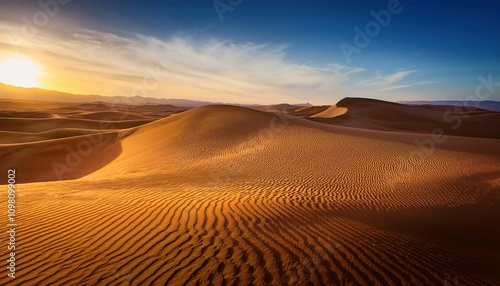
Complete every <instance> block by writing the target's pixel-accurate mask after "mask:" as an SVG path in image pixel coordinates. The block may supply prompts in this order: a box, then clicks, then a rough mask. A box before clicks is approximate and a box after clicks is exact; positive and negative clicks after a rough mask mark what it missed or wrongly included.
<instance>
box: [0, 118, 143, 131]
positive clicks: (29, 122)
mask: <svg viewBox="0 0 500 286" xmlns="http://www.w3.org/2000/svg"><path fill="white" fill-rule="evenodd" d="M151 121H152V119H142V120H123V121H102V120H91V119H68V118H49V119H45V118H43V119H33V118H0V131H14V132H30V133H34V132H46V131H51V130H54V129H61V128H78V129H106V130H109V129H123V128H130V127H134V126H138V125H142V124H145V123H148V122H151Z"/></svg>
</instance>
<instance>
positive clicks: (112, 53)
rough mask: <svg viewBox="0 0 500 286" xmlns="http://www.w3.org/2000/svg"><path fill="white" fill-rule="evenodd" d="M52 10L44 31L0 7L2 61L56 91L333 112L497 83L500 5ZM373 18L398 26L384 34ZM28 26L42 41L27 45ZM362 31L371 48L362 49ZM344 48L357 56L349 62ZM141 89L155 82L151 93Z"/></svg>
mask: <svg viewBox="0 0 500 286" xmlns="http://www.w3.org/2000/svg"><path fill="white" fill-rule="evenodd" d="M42 1H43V0H42ZM50 1H56V0H45V2H44V3H50ZM66 2H67V3H66ZM55 3H57V6H58V8H57V13H54V14H55V15H53V17H52V16H51V17H50V18H48V19H49V20H48V21H47V23H41V24H43V25H37V23H36V20H37V19H36V18H34V17H33V15H35V13H37V12H39V11H44V10H43V7H42V6H40V5H37V4H36V2H35V1H2V4H0V5H1V6H2V9H1V12H0V16H1V19H2V20H0V29H1V30H0V32H1V33H5V34H8V35H10V36H11V37H14V38H16V39H17V38H19V37H20V38H21V39H22V40H17V41H16V43H17V44H16V45H15V46H16V47H15V48H12V46H14V45H12V40H11V41H10V44H11V45H10V46H9V40H6V38H8V37H6V38H5V37H4V40H3V45H1V46H0V48H1V49H0V61H1V59H2V57H4V58H7V57H10V56H11V55H10V54H11V53H12V51H13V50H15V53H21V54H23V55H25V56H27V57H29V58H32V59H35V60H36V61H37V62H38V63H39V64H40V65H41V66H42V68H45V69H46V70H47V71H46V73H45V75H46V78H45V79H44V81H43V82H44V85H42V86H41V87H44V88H49V89H59V90H64V91H68V92H77V93H93V94H96V93H97V94H104V95H134V94H139V95H145V96H152V97H167V98H189V99H198V100H210V101H223V102H237V103H277V102H285V101H286V102H290V103H297V102H312V103H315V104H332V103H335V102H337V101H338V100H340V99H341V98H343V97H346V96H359V97H370V98H380V99H385V100H393V101H397V100H419V99H421V100H439V99H457V100H461V99H464V98H466V97H468V96H471V95H474V90H475V88H476V86H477V85H478V83H479V82H478V79H477V77H478V76H483V77H487V76H489V75H492V77H493V79H496V81H500V65H499V63H500V17H499V16H498V15H499V12H500V2H499V1H493V0H492V1H484V0H483V1H464V0H462V1H444V0H441V1H422V0H420V1H419V0H413V1H410V0H401V1H396V0H389V1H294V0H291V1H250V0H241V1H237V0H231V1H229V0H220V1H180V0H171V1H160V0H128V1H117V0H116V1H106V0H104V1H89V0H88V1H82V0H73V1H68V0H64V1H63V0H60V2H55ZM51 7H52V8H51V9H52V11H53V10H54V8H53V7H54V6H51ZM216 7H217V8H216ZM388 7H392V10H391V9H389V8H388ZM217 9H219V11H217ZM46 13H48V12H46ZM374 13H377V14H380V15H385V16H387V15H390V20H389V21H386V23H385V24H384V25H381V23H380V21H378V22H377V20H376V19H374V16H373V14H374ZM23 17H24V19H28V21H29V22H31V23H30V24H26V21H23ZM382 18H383V17H382ZM383 19H385V20H387V18H383ZM370 23H371V24H372V25H371V26H370ZM38 24H40V22H39V23H38ZM26 25H33V26H35V27H36V28H37V32H36V33H34V34H35V35H34V36H33V35H26V33H24V34H23V30H22V29H23V28H24V29H26ZM367 25H368V26H369V27H371V28H372V29H373V30H371V35H370V30H369V31H368V32H367V31H366V27H367ZM356 27H357V28H359V30H361V31H362V33H364V34H365V35H367V34H368V35H367V36H364V38H365V39H366V38H368V39H369V43H368V44H367V45H363V46H360V45H356V42H355V36H356V34H357V32H356V31H357V29H356ZM377 27H378V28H377ZM12 35H14V36H12ZM16 35H17V36H16ZM0 41H2V40H0ZM0 44H2V43H0ZM342 44H343V45H344V47H346V46H349V47H352V48H353V49H355V50H356V51H357V52H355V53H352V54H351V55H350V56H348V57H346V55H345V53H343V51H342V49H341V45H342ZM75 49H76V50H80V52H81V53H75ZM77 54H78V55H77ZM152 71H154V72H152ZM152 73H153V75H151V74H152ZM145 78H146V79H154V80H155V82H149V83H150V84H147V88H145V85H144V79H145ZM82 81H86V84H84V85H83V84H82ZM498 97H499V93H498V92H496V93H493V94H492V96H491V98H490V99H493V100H499V98H498Z"/></svg>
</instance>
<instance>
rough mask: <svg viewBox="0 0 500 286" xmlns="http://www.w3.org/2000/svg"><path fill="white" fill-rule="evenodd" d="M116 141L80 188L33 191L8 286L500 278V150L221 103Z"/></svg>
mask: <svg viewBox="0 0 500 286" xmlns="http://www.w3.org/2000/svg"><path fill="white" fill-rule="evenodd" d="M349 110H351V109H350V108H349ZM347 114H348V113H347ZM109 136H110V141H109V143H108V144H104V145H105V146H107V148H112V149H113V150H118V151H119V152H116V151H115V153H113V152H109V151H104V150H105V149H98V150H96V151H95V152H92V153H91V154H89V155H88V156H87V157H85V158H83V160H82V162H81V165H78V166H75V167H74V172H76V173H75V174H77V175H79V176H75V177H73V178H76V179H75V180H71V181H57V182H36V183H31V184H22V185H19V192H18V196H19V198H18V199H19V201H20V202H23V203H22V204H21V203H20V204H19V209H18V215H19V227H20V229H23V231H22V232H19V234H18V241H19V245H20V248H19V251H18V261H19V265H22V267H19V272H18V278H16V280H14V282H12V281H9V280H8V279H10V278H8V277H5V276H3V277H0V284H2V285H6V284H7V283H9V285H210V284H211V285H246V284H248V285H454V284H453V283H459V284H456V285H462V284H463V285H498V284H499V283H498V281H500V276H499V273H498V271H497V270H498V268H499V266H500V263H499V262H500V243H499V239H498V238H499V234H500V231H499V229H498V225H499V223H500V208H499V206H500V193H499V192H500V180H499V179H498V178H500V150H499V149H498V146H499V144H498V143H499V140H496V139H481V138H467V137H456V136H448V137H447V138H446V140H444V141H441V142H439V143H436V142H435V144H434V147H433V148H424V147H422V146H419V145H418V144H416V142H421V141H422V140H426V139H432V137H430V135H429V134H409V133H406V134H403V133H395V132H383V131H372V130H364V129H360V128H348V127H343V126H334V125H327V124H322V123H317V122H312V121H310V120H306V119H302V118H298V117H293V116H288V115H280V114H272V113H266V112H262V111H256V110H251V109H246V108H241V107H233V106H220V105H218V106H205V107H200V108H195V109H192V110H188V111H185V112H183V113H180V114H177V115H173V116H170V117H168V118H164V119H160V120H157V121H154V122H151V123H148V124H144V125H142V126H138V127H131V128H128V129H123V130H121V131H113V132H110V133H109ZM79 139H80V138H79V137H74V138H66V139H60V140H61V142H64V143H67V142H68V140H75V141H71V142H73V144H76V145H78V142H79V141H78V140H79ZM82 139H83V138H82ZM80 140H81V139H80ZM416 140H417V141H416ZM44 142H46V141H43V142H40V143H27V144H26V145H30V144H33V145H32V146H33V147H35V144H42V143H43V144H45V143H44ZM426 142H427V141H426ZM44 146H45V145H36V147H37V148H33V149H30V150H43V148H44ZM0 148H6V147H5V146H4V147H0ZM10 148H12V149H8V150H7V149H0V150H3V151H6V150H7V151H8V152H7V153H8V154H13V155H9V156H12V157H10V158H8V162H16V161H15V159H16V158H22V156H23V155H24V154H22V152H24V149H22V148H28V147H23V145H22V144H18V145H13V146H11V147H10ZM45 148H49V145H46V146H45ZM103 148H104V147H103ZM15 152H18V155H14V153H15ZM26 152H28V151H26ZM32 152H35V151H32ZM45 152H46V153H44V154H47V155H46V156H49V157H47V158H50V159H51V160H59V159H60V158H63V157H64V156H65V154H58V153H54V154H52V153H50V152H49V150H48V149H47V151H45ZM105 154H108V156H111V155H109V154H114V155H113V156H112V158H108V162H103V161H102V160H101V161H100V163H98V162H97V161H96V160H97V159H99V158H101V157H102V156H104V155H105ZM2 156H4V155H2ZM43 160H46V159H43ZM13 165H16V164H13ZM0 166H1V169H2V170H4V168H6V167H7V166H5V165H0ZM80 166H81V167H80ZM33 168H36V167H33ZM43 168H44V167H43V166H42V167H40V170H39V171H40V172H43V171H42V170H43ZM80 168H81V169H82V170H80ZM2 172H3V171H2ZM22 173H23V170H21V169H20V170H19V174H20V175H19V176H20V177H19V181H22V179H21V174H22ZM2 182H3V181H2ZM2 200H4V199H2ZM2 203H4V202H2ZM1 215H6V213H5V210H2V214H1ZM1 238H2V239H6V235H5V234H2V237H1ZM3 251H4V252H5V251H6V250H5V249H4V250H3ZM3 255H4V256H5V253H3ZM449 283H451V284H449Z"/></svg>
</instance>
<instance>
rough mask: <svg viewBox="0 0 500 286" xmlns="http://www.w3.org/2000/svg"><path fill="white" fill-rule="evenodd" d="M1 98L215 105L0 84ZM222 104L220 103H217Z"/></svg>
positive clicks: (135, 103) (194, 105)
mask: <svg viewBox="0 0 500 286" xmlns="http://www.w3.org/2000/svg"><path fill="white" fill-rule="evenodd" d="M0 98H2V99H20V100H28V101H30V100H31V101H50V102H68V103H89V102H104V103H112V104H131V105H146V104H170V105H175V106H181V107H197V106H202V105H207V104H214V102H208V101H196V100H189V99H174V98H172V99H163V98H153V97H142V96H133V97H129V96H102V95H81V94H71V93H66V92H60V91H54V90H45V89H41V88H24V87H18V86H12V85H7V84H3V83H0ZM217 103H220V102H217Z"/></svg>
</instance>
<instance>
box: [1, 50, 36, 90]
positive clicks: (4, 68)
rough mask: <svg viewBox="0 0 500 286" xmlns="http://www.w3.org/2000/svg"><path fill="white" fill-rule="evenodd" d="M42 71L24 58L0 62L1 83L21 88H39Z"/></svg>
mask: <svg viewBox="0 0 500 286" xmlns="http://www.w3.org/2000/svg"><path fill="white" fill-rule="evenodd" d="M41 75H42V69H41V68H40V66H38V65H37V64H36V63H34V62H33V61H31V60H29V59H27V58H23V57H13V58H7V59H5V60H3V61H1V62H0V82H3V83H5V84H10V85H16V86H21V87H38V84H39V83H38V78H39V77H40V76H41Z"/></svg>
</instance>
